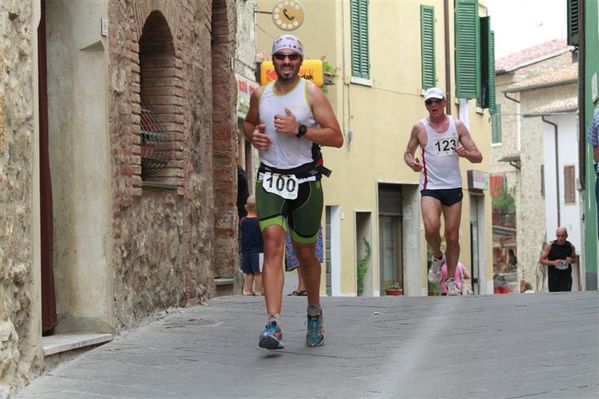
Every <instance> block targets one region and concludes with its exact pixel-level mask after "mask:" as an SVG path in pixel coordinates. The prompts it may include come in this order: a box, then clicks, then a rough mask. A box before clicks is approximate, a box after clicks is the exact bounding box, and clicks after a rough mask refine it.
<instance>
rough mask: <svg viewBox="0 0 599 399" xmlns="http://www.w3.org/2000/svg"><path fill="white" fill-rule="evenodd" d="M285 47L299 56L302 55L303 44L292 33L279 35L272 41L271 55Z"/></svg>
mask: <svg viewBox="0 0 599 399" xmlns="http://www.w3.org/2000/svg"><path fill="white" fill-rule="evenodd" d="M286 48H287V49H290V50H293V51H295V52H296V53H298V54H299V55H300V56H301V57H303V56H304V46H303V45H302V42H301V40H300V39H298V38H297V37H295V36H293V35H281V36H279V37H278V38H276V39H275V41H274V42H272V53H273V55H274V54H276V53H278V52H279V51H281V50H283V49H286Z"/></svg>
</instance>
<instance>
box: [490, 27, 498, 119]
mask: <svg viewBox="0 0 599 399" xmlns="http://www.w3.org/2000/svg"><path fill="white" fill-rule="evenodd" d="M495 76H496V75H495V32H493V31H491V32H490V33H489V111H491V112H492V113H493V112H497V99H496V97H495V94H496V90H497V87H496V85H495Z"/></svg>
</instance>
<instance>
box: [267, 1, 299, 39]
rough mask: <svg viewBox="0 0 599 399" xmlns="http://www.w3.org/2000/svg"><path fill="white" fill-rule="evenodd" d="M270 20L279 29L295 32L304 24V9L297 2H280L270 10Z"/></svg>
mask: <svg viewBox="0 0 599 399" xmlns="http://www.w3.org/2000/svg"><path fill="white" fill-rule="evenodd" d="M272 20H273V22H274V23H275V25H276V26H277V28H279V29H282V30H286V31H291V30H295V29H297V28H299V27H300V26H301V25H302V23H303V22H304V8H303V7H302V5H301V3H300V2H299V1H297V0H281V1H279V2H277V3H276V4H275V7H274V8H273V10H272Z"/></svg>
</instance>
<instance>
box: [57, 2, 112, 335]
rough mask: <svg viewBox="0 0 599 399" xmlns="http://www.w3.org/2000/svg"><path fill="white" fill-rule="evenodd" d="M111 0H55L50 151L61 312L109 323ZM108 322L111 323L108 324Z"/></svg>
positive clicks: (58, 298)
mask: <svg viewBox="0 0 599 399" xmlns="http://www.w3.org/2000/svg"><path fill="white" fill-rule="evenodd" d="M106 6H107V4H106V2H105V1H104V0H97V1H89V2H84V3H82V2H72V1H66V0H48V1H47V3H46V7H47V12H46V20H47V31H48V37H47V43H48V98H49V101H48V115H49V121H48V124H49V128H48V129H49V143H50V147H49V151H50V164H51V165H52V167H51V172H52V195H53V204H54V210H53V213H54V237H55V241H54V254H55V255H54V272H55V282H56V299H57V313H58V315H59V319H60V318H62V319H63V321H64V319H65V318H66V319H68V318H77V319H96V320H98V321H101V322H103V323H106V324H108V323H109V314H110V308H111V303H112V302H111V301H110V300H109V298H110V297H111V295H110V294H109V292H110V278H109V276H110V275H111V273H112V270H111V266H112V254H111V250H110V249H111V245H112V239H111V237H112V223H111V219H112V195H111V187H110V185H111V178H110V176H111V175H112V165H111V161H110V143H109V136H108V135H107V134H106V132H107V130H108V113H107V105H108V93H107V85H106V74H107V54H106V51H105V46H106V38H105V37H102V36H101V35H100V29H99V26H100V19H101V18H106V17H107V15H106V11H107V10H106ZM102 329H109V327H107V326H105V327H103V328H102Z"/></svg>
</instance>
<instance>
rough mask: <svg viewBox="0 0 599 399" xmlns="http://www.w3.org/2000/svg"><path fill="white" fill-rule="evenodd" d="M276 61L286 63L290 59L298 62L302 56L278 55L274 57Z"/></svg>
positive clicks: (295, 54)
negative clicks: (286, 59)
mask: <svg viewBox="0 0 599 399" xmlns="http://www.w3.org/2000/svg"><path fill="white" fill-rule="evenodd" d="M274 57H275V60H277V61H284V60H285V58H289V61H297V60H299V59H300V55H299V54H297V53H293V54H281V53H277V54H275V55H274Z"/></svg>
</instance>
